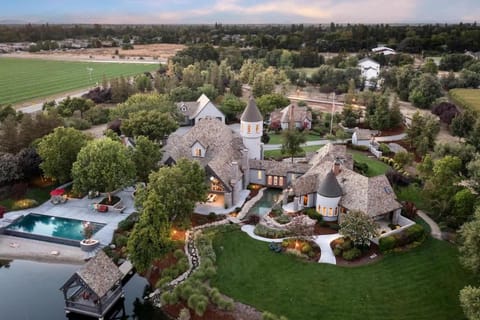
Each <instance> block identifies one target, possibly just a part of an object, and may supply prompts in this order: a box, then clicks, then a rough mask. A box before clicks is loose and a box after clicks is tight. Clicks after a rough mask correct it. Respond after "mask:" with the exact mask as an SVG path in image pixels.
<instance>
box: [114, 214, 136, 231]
mask: <svg viewBox="0 0 480 320" xmlns="http://www.w3.org/2000/svg"><path fill="white" fill-rule="evenodd" d="M134 225H135V220H134V219H131V217H128V218H127V219H125V220H122V221H120V222H119V223H118V229H120V230H123V231H129V230H132V228H133V226H134Z"/></svg>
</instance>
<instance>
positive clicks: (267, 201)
mask: <svg viewBox="0 0 480 320" xmlns="http://www.w3.org/2000/svg"><path fill="white" fill-rule="evenodd" d="M281 195H282V191H280V190H278V189H270V188H268V189H266V190H265V191H264V192H263V195H262V197H261V198H260V200H258V202H257V203H255V204H254V205H253V207H252V208H251V209H250V211H248V215H253V214H256V215H258V216H264V215H266V214H267V213H269V212H270V210H271V209H272V206H273V205H274V204H275V203H276V202H277V201H278V200H279V199H280V196H281Z"/></svg>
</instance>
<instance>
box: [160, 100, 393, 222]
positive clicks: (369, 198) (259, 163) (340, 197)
mask: <svg viewBox="0 0 480 320" xmlns="http://www.w3.org/2000/svg"><path fill="white" fill-rule="evenodd" d="M240 120H241V122H240V133H236V132H234V131H233V130H232V129H231V128H230V127H228V126H227V125H225V124H224V122H223V119H219V117H217V116H215V117H204V118H203V119H201V120H200V121H197V122H196V123H195V125H194V126H193V127H192V128H191V129H190V130H189V131H188V132H187V133H185V134H184V135H177V134H173V135H171V136H170V138H169V139H168V141H167V144H166V147H165V150H164V151H165V152H164V157H163V162H164V163H165V164H172V163H175V162H176V160H178V159H180V158H182V157H185V158H188V159H191V160H197V161H199V162H200V163H201V164H202V166H203V167H204V168H205V171H206V174H207V177H208V180H209V184H210V190H209V193H210V194H209V197H208V199H209V202H210V203H209V204H210V205H212V206H217V207H222V208H223V207H231V206H233V205H235V204H236V203H237V201H238V199H239V196H240V193H241V191H242V190H245V189H246V187H247V186H248V185H249V184H250V183H252V184H258V185H261V186H265V187H268V188H278V189H282V190H283V193H284V205H283V209H284V210H285V211H289V212H296V211H300V210H302V209H304V208H315V209H316V210H317V212H318V213H320V214H321V215H322V216H323V218H324V220H326V221H336V220H338V217H339V216H340V215H341V214H342V213H346V212H348V211H349V210H361V211H363V212H365V213H367V214H368V215H370V216H372V217H375V219H377V220H379V219H384V220H386V221H389V222H393V223H398V220H399V218H400V212H401V204H400V203H399V202H398V201H397V200H396V198H395V193H394V192H393V189H392V187H391V185H390V183H389V181H388V179H387V178H386V176H385V175H380V176H376V177H365V176H363V175H361V174H359V173H357V172H355V171H353V159H352V155H351V154H348V153H347V152H346V146H345V145H333V144H327V145H326V146H324V147H323V148H321V149H320V150H319V151H317V152H316V153H315V154H314V155H313V157H311V158H310V159H308V161H306V162H304V163H291V162H290V161H288V162H281V161H273V160H264V159H263V143H262V142H261V137H262V134H263V118H262V115H261V113H260V111H259V109H258V107H257V106H256V104H255V100H254V99H253V98H250V100H249V102H248V105H247V107H246V108H245V111H244V112H243V114H242V116H241V119H240ZM287 198H289V199H293V201H291V202H289V203H287V202H286V199H287Z"/></svg>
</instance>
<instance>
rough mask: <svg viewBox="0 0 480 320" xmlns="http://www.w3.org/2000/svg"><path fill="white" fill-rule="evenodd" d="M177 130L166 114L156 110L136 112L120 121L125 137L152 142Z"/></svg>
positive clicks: (174, 123)
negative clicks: (145, 139)
mask: <svg viewBox="0 0 480 320" xmlns="http://www.w3.org/2000/svg"><path fill="white" fill-rule="evenodd" d="M177 128H178V124H177V122H176V121H175V119H174V118H173V117H172V115H171V114H170V113H168V112H161V111H156V110H151V111H138V112H135V113H131V114H130V116H129V117H128V118H127V119H125V120H123V121H122V127H121V129H122V133H124V134H125V135H127V136H134V137H136V136H145V137H147V138H149V139H150V140H152V141H161V140H162V139H164V138H165V137H166V136H168V135H169V134H170V133H172V132H173V131H175V130H176V129H177Z"/></svg>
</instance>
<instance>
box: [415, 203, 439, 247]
mask: <svg viewBox="0 0 480 320" xmlns="http://www.w3.org/2000/svg"><path fill="white" fill-rule="evenodd" d="M417 214H418V216H419V217H420V218H422V219H423V221H425V222H426V223H427V224H428V225H429V226H430V230H431V234H432V237H434V238H435V239H438V240H442V231H441V230H440V227H439V226H438V224H437V223H436V222H435V221H433V220H432V218H430V217H429V216H428V215H427V214H426V213H425V212H423V211H422V210H417Z"/></svg>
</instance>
